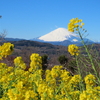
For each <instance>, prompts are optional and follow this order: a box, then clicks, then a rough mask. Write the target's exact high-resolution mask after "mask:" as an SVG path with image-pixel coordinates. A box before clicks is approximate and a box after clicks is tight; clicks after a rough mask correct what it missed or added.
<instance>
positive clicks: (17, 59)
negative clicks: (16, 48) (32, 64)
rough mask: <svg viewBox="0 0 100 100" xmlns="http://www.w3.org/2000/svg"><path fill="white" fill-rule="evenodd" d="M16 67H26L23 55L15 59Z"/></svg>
mask: <svg viewBox="0 0 100 100" xmlns="http://www.w3.org/2000/svg"><path fill="white" fill-rule="evenodd" d="M14 64H15V67H17V68H18V67H20V68H22V69H26V64H25V63H24V62H23V60H22V57H17V58H15V59H14Z"/></svg>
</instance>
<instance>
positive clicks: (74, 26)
mask: <svg viewBox="0 0 100 100" xmlns="http://www.w3.org/2000/svg"><path fill="white" fill-rule="evenodd" d="M83 25H84V23H82V20H81V19H78V18H73V19H71V20H70V22H69V23H68V31H70V32H74V31H78V27H80V28H82V27H83Z"/></svg>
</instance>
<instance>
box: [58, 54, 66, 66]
mask: <svg viewBox="0 0 100 100" xmlns="http://www.w3.org/2000/svg"><path fill="white" fill-rule="evenodd" d="M58 61H59V62H60V64H61V65H64V64H66V63H67V62H68V58H67V57H65V55H61V56H59V58H58Z"/></svg>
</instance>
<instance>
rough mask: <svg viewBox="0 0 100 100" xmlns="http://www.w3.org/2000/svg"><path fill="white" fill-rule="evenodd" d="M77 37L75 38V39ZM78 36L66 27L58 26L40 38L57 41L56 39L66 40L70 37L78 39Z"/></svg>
mask: <svg viewBox="0 0 100 100" xmlns="http://www.w3.org/2000/svg"><path fill="white" fill-rule="evenodd" d="M74 37H75V39H74ZM77 37H78V36H77V35H76V34H73V33H71V32H69V31H68V30H67V29H65V28H58V29H56V30H54V31H51V32H50V33H48V34H46V35H43V36H41V37H39V38H38V39H39V40H43V41H50V42H54V41H55V42H56V41H64V40H69V38H73V41H78V40H77V39H76V38H77Z"/></svg>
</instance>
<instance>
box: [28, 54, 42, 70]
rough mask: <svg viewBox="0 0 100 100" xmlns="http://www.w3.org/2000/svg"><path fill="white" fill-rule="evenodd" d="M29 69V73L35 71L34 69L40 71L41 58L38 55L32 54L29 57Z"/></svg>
mask: <svg viewBox="0 0 100 100" xmlns="http://www.w3.org/2000/svg"><path fill="white" fill-rule="evenodd" d="M30 60H31V63H30V68H29V71H30V72H31V71H32V70H36V69H41V68H42V58H41V56H40V55H39V54H37V53H33V54H32V55H31V56H30Z"/></svg>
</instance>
